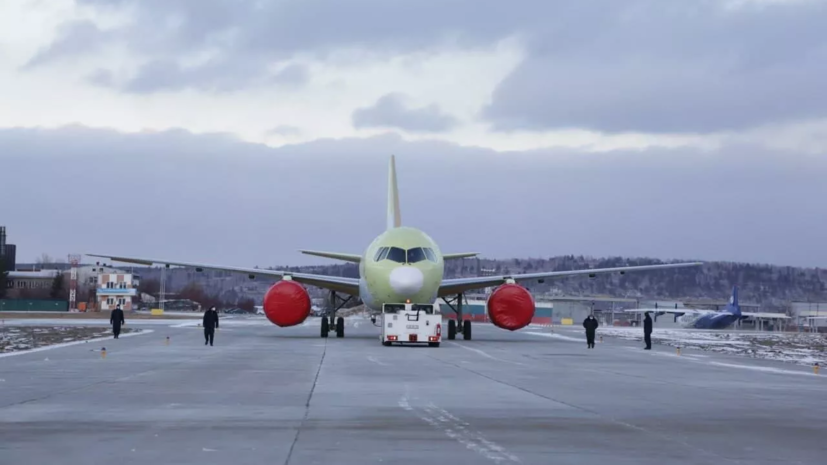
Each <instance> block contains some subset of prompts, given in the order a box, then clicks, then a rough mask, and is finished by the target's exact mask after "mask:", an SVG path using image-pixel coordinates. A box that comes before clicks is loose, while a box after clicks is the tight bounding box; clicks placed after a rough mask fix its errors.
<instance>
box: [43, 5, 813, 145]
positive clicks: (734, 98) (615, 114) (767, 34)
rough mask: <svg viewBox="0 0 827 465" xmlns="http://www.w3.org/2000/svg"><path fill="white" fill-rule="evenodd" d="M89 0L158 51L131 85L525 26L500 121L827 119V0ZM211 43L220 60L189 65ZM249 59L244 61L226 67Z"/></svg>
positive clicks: (514, 33) (475, 40)
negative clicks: (826, 87)
mask: <svg viewBox="0 0 827 465" xmlns="http://www.w3.org/2000/svg"><path fill="white" fill-rule="evenodd" d="M78 2H79V3H80V4H81V5H84V6H87V7H93V8H95V9H97V10H99V11H101V12H103V11H109V10H112V9H117V10H118V11H122V12H130V14H131V15H132V20H131V21H125V22H123V23H122V24H120V25H118V26H117V27H113V28H112V30H111V41H114V42H118V43H120V44H122V45H123V46H124V47H126V49H127V50H129V51H130V53H132V54H134V55H135V56H140V57H149V59H150V60H151V61H149V63H148V64H147V65H145V67H144V68H143V69H142V70H141V72H139V74H138V76H137V77H136V78H135V79H134V80H133V82H130V83H129V84H128V85H126V86H124V87H123V89H124V90H125V91H128V92H136V91H137V92H146V91H147V89H156V88H159V84H158V83H157V82H159V81H160V82H165V83H168V85H167V86H166V87H164V88H165V89H168V90H177V89H182V88H185V87H188V86H185V85H183V84H182V83H184V82H186V83H189V84H190V87H194V88H198V89H203V90H210V91H212V90H216V89H238V88H241V87H243V86H247V85H251V83H253V82H257V81H259V80H263V79H266V78H267V77H268V76H269V74H268V73H269V69H270V68H269V67H270V66H271V65H276V64H280V65H284V64H286V63H289V62H290V60H292V59H294V58H295V57H296V56H299V55H302V56H307V57H313V59H318V60H325V59H330V57H332V56H334V55H335V53H336V52H339V51H346V50H360V51H362V52H364V53H363V55H366V58H365V59H367V57H374V58H376V57H382V58H386V57H392V56H397V55H399V54H406V53H434V52H436V51H441V50H446V49H450V48H461V49H466V50H474V49H477V48H484V47H490V46H492V45H493V44H495V43H497V42H498V41H501V40H503V39H505V38H508V37H518V38H520V40H521V41H522V42H523V43H524V44H525V56H526V58H525V61H524V62H523V63H522V64H521V65H520V66H519V67H518V68H517V69H516V70H515V71H514V72H513V73H512V74H511V75H510V76H509V77H508V78H507V79H506V80H505V81H504V82H502V83H501V85H500V86H499V87H498V88H497V90H496V92H494V95H493V98H492V100H491V102H490V105H487V106H485V107H484V108H483V111H482V112H481V113H480V116H481V117H482V118H483V119H484V120H485V121H486V122H488V123H490V124H491V125H492V127H493V128H495V129H497V130H501V131H512V130H518V129H527V130H532V131H545V130H555V129H561V128H580V129H591V130H596V131H602V132H612V133H616V132H626V131H634V132H639V133H706V132H720V131H733V130H742V129H746V128H752V127H757V126H762V125H766V124H781V123H789V122H793V121H800V120H807V119H812V118H822V117H825V116H827V94H826V93H824V92H822V88H821V82H824V81H827V65H825V63H827V41H826V40H825V35H824V33H823V25H824V24H825V23H827V4H825V2H819V1H769V0H761V1H759V0H752V1H722V0H697V1H692V2H663V1H661V0H596V1H590V2H579V3H578V4H577V5H573V4H572V3H571V2H569V1H565V0H557V1H551V0H521V1H515V2H501V1H498V0H456V1H452V2H448V3H446V2H443V1H439V0H420V1H416V2H414V1H413V0H411V1H410V2H401V1H400V2H387V1H385V0H358V1H354V2H340V1H334V0H312V1H308V0H281V1H275V0H271V1H267V0H262V1H257V2H244V3H239V2H232V1H225V0H200V1H198V2H182V1H169V0H141V1H137V0H121V1H117V2H105V1H102V0H78ZM390 18H393V20H389V19H390ZM86 28H87V29H89V30H90V31H94V29H92V28H91V26H90V25H88V24H87V25H86ZM148 30H151V31H153V33H152V34H147V33H146V31H148ZM108 31H109V30H108ZM97 42H98V39H97V36H96V34H95V33H74V34H64V35H61V37H60V38H58V39H57V41H56V42H55V43H54V44H53V45H52V47H50V48H49V49H48V51H47V52H44V53H45V54H44V55H43V56H38V57H36V58H35V59H34V62H43V61H47V60H48V59H54V58H56V57H57V56H60V55H68V56H74V55H76V54H78V53H80V52H81V51H89V50H93V46H94V45H95V43H97ZM84 44H85V46H84ZM205 53H210V54H213V55H214V59H215V63H217V64H216V65H214V66H213V65H209V66H204V67H200V68H198V67H196V68H193V69H189V68H186V67H184V65H183V64H182V63H181V62H179V61H180V60H183V59H184V57H190V56H197V55H199V54H205ZM158 63H167V65H166V66H165V67H164V69H158V68H157V64H158ZM172 63H175V64H174V65H173V64H172ZM235 63H244V65H242V66H240V69H242V70H243V72H233V71H232V70H227V67H228V66H227V65H228V64H235ZM356 64H357V65H358V63H356ZM298 79H299V80H301V78H298Z"/></svg>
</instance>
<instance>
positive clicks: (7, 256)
mask: <svg viewBox="0 0 827 465" xmlns="http://www.w3.org/2000/svg"><path fill="white" fill-rule="evenodd" d="M6 241H7V238H6V227H5V226H0V260H2V261H3V262H4V263H5V264H6V270H7V271H14V270H15V269H16V268H15V267H16V266H17V265H16V263H17V246H16V245H14V244H9V243H8V242H6Z"/></svg>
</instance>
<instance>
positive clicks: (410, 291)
mask: <svg viewBox="0 0 827 465" xmlns="http://www.w3.org/2000/svg"><path fill="white" fill-rule="evenodd" d="M424 279H425V277H424V276H423V275H422V272H421V271H420V270H419V269H418V268H415V267H413V266H400V267H397V268H394V270H393V271H391V276H390V284H391V288H392V289H393V291H394V292H396V293H397V294H399V295H403V296H411V295H414V294H416V293H417V292H419V290H420V289H422V282H423V281H424Z"/></svg>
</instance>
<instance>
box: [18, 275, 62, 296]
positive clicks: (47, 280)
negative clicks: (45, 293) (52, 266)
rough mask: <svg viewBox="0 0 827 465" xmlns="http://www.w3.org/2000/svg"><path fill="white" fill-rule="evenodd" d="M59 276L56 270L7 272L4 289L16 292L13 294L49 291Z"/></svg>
mask: <svg viewBox="0 0 827 465" xmlns="http://www.w3.org/2000/svg"><path fill="white" fill-rule="evenodd" d="M59 274H60V271H57V270H40V271H9V278H8V280H7V281H6V287H8V288H9V290H14V291H16V292H15V294H20V293H23V292H25V291H26V290H38V289H51V288H52V285H53V284H54V282H55V278H56V277H57V275H59Z"/></svg>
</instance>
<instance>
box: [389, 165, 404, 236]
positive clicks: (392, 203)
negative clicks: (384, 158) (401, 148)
mask: <svg viewBox="0 0 827 465" xmlns="http://www.w3.org/2000/svg"><path fill="white" fill-rule="evenodd" d="M400 226H402V215H401V213H400V211H399V191H398V190H397V188H396V161H395V159H394V156H393V155H391V162H390V166H389V168H388V226H387V227H388V229H393V228H398V227H400Z"/></svg>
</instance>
